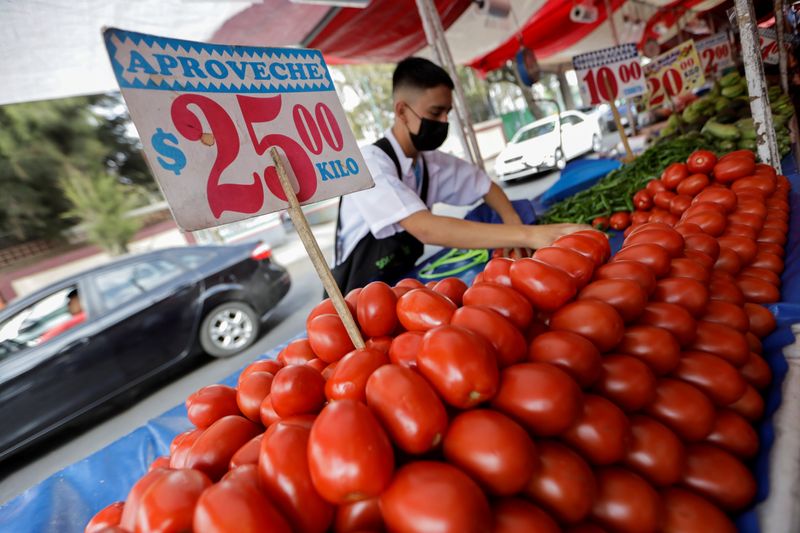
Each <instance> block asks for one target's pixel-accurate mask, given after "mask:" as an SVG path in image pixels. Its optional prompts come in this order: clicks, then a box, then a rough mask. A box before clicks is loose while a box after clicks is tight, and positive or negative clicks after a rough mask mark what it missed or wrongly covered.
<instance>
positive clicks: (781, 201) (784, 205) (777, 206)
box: [767, 197, 789, 221]
mask: <svg viewBox="0 0 800 533" xmlns="http://www.w3.org/2000/svg"><path fill="white" fill-rule="evenodd" d="M767 208H768V209H769V210H770V211H771V212H773V213H782V215H781V218H780V220H784V221H785V220H786V215H788V213H789V203H788V202H787V201H786V198H774V197H773V198H770V199H769V200H767Z"/></svg>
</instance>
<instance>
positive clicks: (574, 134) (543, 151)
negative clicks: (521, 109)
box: [495, 111, 602, 181]
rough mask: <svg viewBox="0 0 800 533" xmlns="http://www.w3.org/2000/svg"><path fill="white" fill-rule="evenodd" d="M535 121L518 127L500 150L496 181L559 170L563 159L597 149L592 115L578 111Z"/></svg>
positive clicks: (597, 136)
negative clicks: (559, 118) (559, 126)
mask: <svg viewBox="0 0 800 533" xmlns="http://www.w3.org/2000/svg"><path fill="white" fill-rule="evenodd" d="M560 116H561V120H560V124H561V135H560V136H559V132H558V127H557V125H558V123H559V121H558V116H556V115H553V116H550V117H546V118H543V119H541V120H537V121H536V122H533V123H531V124H528V125H526V126H523V127H522V128H520V129H519V130H518V131H517V132H516V133H515V134H514V136H513V137H512V138H511V140H510V141H509V142H508V145H507V146H506V147H505V149H503V151H502V152H501V153H500V155H499V156H497V162H496V163H495V171H496V174H497V178H498V179H499V180H500V181H507V180H513V179H517V178H523V177H526V176H531V175H533V174H536V173H538V172H543V171H545V170H552V169H558V170H561V169H563V168H564V167H565V166H566V165H567V161H569V160H570V159H573V158H575V157H578V156H579V155H582V154H584V153H586V152H591V151H593V150H599V149H600V143H601V141H602V133H601V131H600V125H599V124H598V122H597V119H596V118H591V117H589V116H587V115H585V114H583V113H581V112H579V111H566V112H564V113H561V115H560Z"/></svg>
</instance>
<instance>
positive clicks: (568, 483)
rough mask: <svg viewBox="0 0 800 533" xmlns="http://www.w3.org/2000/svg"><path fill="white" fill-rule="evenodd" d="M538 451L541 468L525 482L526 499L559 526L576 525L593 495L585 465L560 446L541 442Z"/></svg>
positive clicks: (587, 510) (592, 480)
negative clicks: (550, 515)
mask: <svg viewBox="0 0 800 533" xmlns="http://www.w3.org/2000/svg"><path fill="white" fill-rule="evenodd" d="M538 448H539V462H540V463H541V467H540V468H539V470H538V471H537V472H535V473H534V474H533V477H531V479H530V481H529V482H528V487H527V489H525V494H526V496H528V497H529V498H530V499H531V500H533V501H534V502H535V503H537V504H539V505H541V506H542V507H543V508H544V509H546V510H547V511H548V512H550V513H551V514H552V515H553V516H555V517H556V518H557V519H558V520H559V521H560V522H562V523H565V524H576V523H578V522H580V521H581V520H583V519H584V518H585V517H586V515H588V514H589V511H590V510H591V508H592V504H593V503H594V500H595V497H596V494H597V487H596V484H595V480H594V476H593V475H592V471H591V469H590V468H589V465H587V464H586V462H585V461H584V460H583V459H582V458H581V457H580V456H579V455H578V454H576V453H575V452H573V451H572V450H570V449H569V448H567V447H566V446H564V445H563V444H559V443H557V442H553V441H547V440H543V441H541V442H539V446H538Z"/></svg>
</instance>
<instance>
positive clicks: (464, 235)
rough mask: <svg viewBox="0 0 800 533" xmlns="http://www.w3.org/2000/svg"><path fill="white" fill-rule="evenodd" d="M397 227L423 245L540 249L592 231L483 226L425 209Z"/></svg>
mask: <svg viewBox="0 0 800 533" xmlns="http://www.w3.org/2000/svg"><path fill="white" fill-rule="evenodd" d="M501 192H502V191H501ZM506 200H507V199H506ZM509 205H510V204H509ZM399 224H400V225H401V226H402V227H403V229H405V230H406V231H407V232H409V233H411V235H413V236H414V237H416V238H417V239H419V240H420V241H422V242H423V243H425V244H433V245H437V246H447V247H450V248H525V247H527V248H541V247H543V246H549V245H550V244H552V242H553V241H554V240H556V239H557V238H558V237H560V236H562V235H566V234H568V233H572V232H575V231H579V230H582V229H591V227H590V226H587V225H585V224H547V225H542V226H526V225H523V224H484V223H483V222H472V221H469V220H463V219H460V218H453V217H445V216H440V215H434V214H433V213H431V212H430V211H428V210H424V211H418V212H416V213H414V214H413V215H410V216H408V217H406V218H404V219H403V220H401V221H400V222H399Z"/></svg>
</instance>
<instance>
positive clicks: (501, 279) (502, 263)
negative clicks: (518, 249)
mask: <svg viewBox="0 0 800 533" xmlns="http://www.w3.org/2000/svg"><path fill="white" fill-rule="evenodd" d="M513 263H514V260H513V259H509V258H507V257H495V258H494V259H491V260H490V261H489V262H488V263H486V266H485V267H484V269H483V280H484V281H488V282H491V283H497V284H499V285H504V286H506V287H511V276H510V274H509V270H510V269H511V265H512V264H513ZM462 296H463V295H462Z"/></svg>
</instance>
